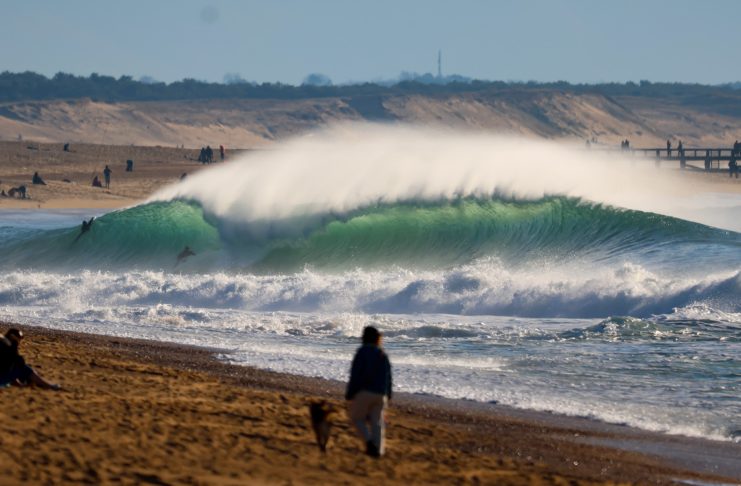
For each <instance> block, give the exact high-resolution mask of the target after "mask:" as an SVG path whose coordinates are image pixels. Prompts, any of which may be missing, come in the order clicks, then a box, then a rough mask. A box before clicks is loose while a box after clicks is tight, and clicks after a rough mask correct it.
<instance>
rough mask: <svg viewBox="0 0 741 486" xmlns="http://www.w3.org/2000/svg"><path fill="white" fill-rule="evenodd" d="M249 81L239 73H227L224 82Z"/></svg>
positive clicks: (244, 82) (241, 82)
mask: <svg viewBox="0 0 741 486" xmlns="http://www.w3.org/2000/svg"><path fill="white" fill-rule="evenodd" d="M248 83H249V82H248V81H247V80H246V79H244V78H243V77H242V75H241V74H239V73H226V74H225V75H224V84H248Z"/></svg>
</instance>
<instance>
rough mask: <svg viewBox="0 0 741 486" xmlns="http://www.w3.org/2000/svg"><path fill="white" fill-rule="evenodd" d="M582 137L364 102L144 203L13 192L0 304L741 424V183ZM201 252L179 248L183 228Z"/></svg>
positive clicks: (480, 395) (681, 418)
mask: <svg viewBox="0 0 741 486" xmlns="http://www.w3.org/2000/svg"><path fill="white" fill-rule="evenodd" d="M678 172H679V171H677V170H672V169H669V168H662V169H657V168H655V167H654V166H653V163H652V162H651V163H649V162H647V161H636V160H631V159H628V158H621V157H619V156H615V155H607V154H600V153H598V152H595V151H591V152H590V151H587V150H584V149H583V148H575V147H570V146H568V145H563V144H557V143H553V142H546V141H533V140H526V139H517V138H512V137H495V136H491V135H486V134H470V133H466V134H464V133H458V132H455V131H444V130H429V129H419V128H412V127H400V126H392V127H389V126H373V125H349V126H341V127H335V128H332V129H328V130H324V131H320V132H316V133H311V134H307V135H303V136H301V137H297V138H296V139H294V140H291V141H288V142H285V143H282V144H280V145H279V146H277V147H276V148H275V149H271V150H265V151H255V152H253V153H250V154H248V155H245V156H243V157H241V158H240V159H239V160H235V161H233V162H229V163H226V164H223V165H218V166H215V167H213V168H209V169H207V170H204V171H201V172H198V173H196V174H192V175H190V176H188V178H186V179H185V180H183V181H181V182H179V183H177V184H173V185H172V186H169V187H166V188H163V189H162V190H161V191H160V192H158V193H157V194H155V195H153V196H152V197H151V198H150V200H148V201H146V202H144V203H142V204H140V205H137V206H135V207H131V208H126V209H123V210H119V211H114V212H110V213H107V214H102V213H101V214H97V216H98V218H97V219H96V221H95V224H94V225H93V227H92V229H91V230H90V231H89V232H88V233H86V234H85V235H83V236H82V237H81V238H80V239H79V240H77V241H75V240H76V238H77V236H78V234H79V231H80V230H79V224H80V222H81V220H82V218H83V217H89V216H91V215H94V214H93V213H91V212H90V211H34V212H33V213H27V212H23V211H15V212H11V211H5V212H3V213H0V236H2V238H1V239H0V241H1V242H0V268H1V269H2V271H3V278H2V279H1V280H0V317H1V318H2V319H3V320H6V321H10V322H19V323H27V324H34V325H41V326H46V327H51V328H56V329H68V330H75V331H82V332H90V333H98V334H108V335H116V336H125V337H136V338H147V339H155V340H165V341H172V342H178V343H184V344H196V345H200V346H209V347H214V348H219V349H223V350H224V354H223V356H222V357H223V359H226V360H229V361H231V362H235V363H239V364H244V365H250V366H257V367H260V368H265V369H271V370H276V371H284V372H290V373H296V374H302V375H309V376H321V377H325V378H330V379H338V380H344V379H346V376H347V373H348V366H349V360H350V358H351V356H352V353H353V352H354V349H355V347H356V346H357V339H358V336H359V334H360V332H361V330H362V328H363V327H364V326H366V325H369V324H372V325H376V326H378V327H379V328H380V329H381V330H382V331H383V332H384V334H385V336H386V339H385V345H386V347H387V349H388V352H389V354H390V356H391V358H392V363H393V366H394V372H395V384H396V385H397V387H398V389H399V391H406V392H411V393H421V394H433V395H438V396H444V397H449V398H462V399H470V400H477V401H483V402H496V403H500V404H505V405H510V406H514V407H519V408H526V409H534V410H547V411H553V412H558V413H564V414H568V415H576V416H585V417H591V418H596V419H599V420H604V421H608V422H613V423H625V424H629V425H632V426H636V427H640V428H644V429H648V430H655V431H662V432H667V433H675V434H685V435H690V436H699V437H707V438H711V439H716V440H735V441H740V440H741V419H740V417H741V398H740V397H741V297H739V296H741V234H739V231H741V223H740V222H739V221H741V218H738V214H739V210H741V195H739V194H737V193H736V194H721V193H699V192H698V191H697V189H696V188H695V187H693V184H694V183H693V180H694V179H693V178H690V177H687V176H686V175H685V174H679V173H678ZM186 245H187V246H189V247H191V248H192V249H193V250H194V251H195V252H196V255H195V256H193V257H191V258H189V259H188V260H187V261H185V262H184V263H181V264H178V265H176V262H175V255H177V254H178V253H179V252H180V251H181V250H182V249H183V248H184V247H185V246H186Z"/></svg>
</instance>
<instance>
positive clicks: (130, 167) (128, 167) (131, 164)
mask: <svg viewBox="0 0 741 486" xmlns="http://www.w3.org/2000/svg"><path fill="white" fill-rule="evenodd" d="M126 172H134V161H133V160H131V159H129V160H127V161H126Z"/></svg>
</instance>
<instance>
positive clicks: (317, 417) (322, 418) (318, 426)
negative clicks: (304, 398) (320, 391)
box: [309, 400, 336, 452]
mask: <svg viewBox="0 0 741 486" xmlns="http://www.w3.org/2000/svg"><path fill="white" fill-rule="evenodd" d="M335 412H336V410H335V408H334V407H333V406H332V405H330V404H328V403H327V401H326V400H321V401H318V402H311V403H309V415H310V416H311V427H312V428H313V429H314V434H315V435H316V443H317V445H318V446H319V450H320V451H322V452H327V442H328V441H329V431H330V429H331V428H332V421H331V420H330V419H331V416H332V415H333V414H334V413H335Z"/></svg>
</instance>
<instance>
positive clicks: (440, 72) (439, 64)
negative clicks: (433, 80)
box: [437, 50, 443, 78]
mask: <svg viewBox="0 0 741 486" xmlns="http://www.w3.org/2000/svg"><path fill="white" fill-rule="evenodd" d="M437 77H438V78H442V77H443V51H442V50H438V51H437Z"/></svg>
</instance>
